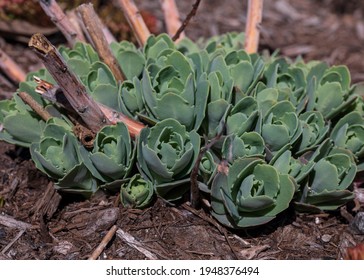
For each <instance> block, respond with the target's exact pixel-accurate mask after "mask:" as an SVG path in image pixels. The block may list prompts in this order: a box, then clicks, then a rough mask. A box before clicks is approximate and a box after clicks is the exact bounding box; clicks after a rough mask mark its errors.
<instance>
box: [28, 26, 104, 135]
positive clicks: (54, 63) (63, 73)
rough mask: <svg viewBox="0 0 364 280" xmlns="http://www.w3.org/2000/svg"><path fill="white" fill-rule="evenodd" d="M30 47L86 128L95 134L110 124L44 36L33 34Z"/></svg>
mask: <svg viewBox="0 0 364 280" xmlns="http://www.w3.org/2000/svg"><path fill="white" fill-rule="evenodd" d="M29 47H31V48H32V49H33V50H34V51H35V52H36V54H37V55H38V56H39V57H40V59H41V60H42V61H43V63H44V65H45V67H46V68H47V69H48V71H49V72H50V74H51V75H52V77H53V78H54V79H55V80H56V82H57V83H58V85H59V86H60V87H61V88H62V90H63V94H64V96H65V97H66V98H67V100H68V102H69V103H70V105H71V106H72V108H73V109H74V110H75V111H76V112H77V114H78V115H79V116H80V117H81V118H82V120H83V121H84V123H85V124H86V126H87V127H88V128H89V129H90V130H91V131H92V132H94V133H97V132H98V131H99V130H100V129H101V128H102V127H104V126H105V125H108V124H111V123H110V121H109V119H108V118H106V116H105V115H104V113H103V112H102V111H101V109H100V107H99V106H98V105H97V104H96V102H95V101H94V100H93V99H92V98H91V97H90V96H89V95H88V94H87V90H86V88H85V86H84V85H83V84H82V83H81V81H80V80H79V78H78V77H77V76H76V75H75V74H74V73H73V72H72V71H71V70H70V69H69V68H68V67H67V65H66V63H65V61H64V59H63V58H62V56H61V55H60V53H59V52H58V50H57V49H56V47H55V46H53V45H52V44H51V43H50V42H49V41H48V40H47V38H45V36H43V35H42V34H39V33H38V34H34V35H33V36H32V38H31V39H30V41H29Z"/></svg>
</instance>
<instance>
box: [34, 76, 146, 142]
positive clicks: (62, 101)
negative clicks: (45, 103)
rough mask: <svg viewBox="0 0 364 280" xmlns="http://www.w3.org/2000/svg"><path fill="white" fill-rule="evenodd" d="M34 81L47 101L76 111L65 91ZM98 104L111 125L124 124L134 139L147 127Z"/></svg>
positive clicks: (55, 86) (38, 91) (42, 81)
mask: <svg viewBox="0 0 364 280" xmlns="http://www.w3.org/2000/svg"><path fill="white" fill-rule="evenodd" d="M34 80H35V81H36V82H37V83H38V86H37V88H36V92H37V93H39V94H41V95H42V96H43V97H44V98H45V99H47V100H49V101H51V102H53V103H57V104H58V105H61V106H62V107H64V108H65V109H67V110H68V111H71V112H73V111H74V109H73V108H72V106H71V104H70V103H69V101H68V100H67V99H66V98H65V96H64V94H63V90H62V89H61V88H60V87H59V86H57V85H52V84H51V83H48V82H46V81H44V80H42V79H39V78H38V77H34ZM96 104H97V105H98V106H99V107H100V109H101V111H102V112H103V113H104V114H105V116H106V117H107V119H108V120H109V121H110V122H111V124H116V123H118V122H122V123H124V124H125V125H126V126H127V127H128V130H129V133H130V136H131V137H133V138H135V137H136V136H137V135H139V133H140V131H141V130H142V129H143V128H144V127H145V125H144V124H142V123H141V122H138V121H135V120H133V119H130V118H128V117H127V116H125V115H123V114H122V113H120V112H117V111H115V110H113V109H111V108H109V107H107V106H105V105H103V104H101V103H98V102H96ZM86 135H87V134H86ZM79 138H80V137H79Z"/></svg>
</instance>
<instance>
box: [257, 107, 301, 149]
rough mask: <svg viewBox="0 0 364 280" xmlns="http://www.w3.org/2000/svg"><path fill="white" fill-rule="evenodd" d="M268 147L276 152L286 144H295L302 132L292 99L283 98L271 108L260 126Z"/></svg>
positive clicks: (259, 129)
mask: <svg viewBox="0 0 364 280" xmlns="http://www.w3.org/2000/svg"><path fill="white" fill-rule="evenodd" d="M258 132H260V133H261V135H262V137H263V139H264V142H265V144H266V147H267V148H268V150H269V151H270V152H271V153H273V154H274V153H276V152H278V151H279V150H280V149H282V148H283V147H284V146H285V145H287V144H290V145H293V144H294V143H295V142H296V141H297V140H298V138H299V137H300V135H301V134H302V126H301V122H300V121H299V119H298V117H297V114H296V112H295V107H294V106H293V104H292V103H291V102H290V101H287V100H283V101H279V102H278V103H276V104H275V105H274V106H273V107H272V108H270V109H269V110H268V111H267V113H266V115H265V117H264V118H263V119H262V124H261V125H259V126H258Z"/></svg>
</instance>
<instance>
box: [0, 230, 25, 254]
mask: <svg viewBox="0 0 364 280" xmlns="http://www.w3.org/2000/svg"><path fill="white" fill-rule="evenodd" d="M24 232H25V229H22V230H21V231H19V232H18V234H17V235H16V236H15V237H14V239H13V240H11V242H10V243H9V244H8V245H6V246H5V247H4V249H2V250H1V254H5V253H6V251H7V250H9V249H10V248H11V246H13V245H14V243H15V242H16V241H17V240H18V239H19V238H20V237H21V236H22V235H23V233H24Z"/></svg>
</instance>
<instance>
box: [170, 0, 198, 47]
mask: <svg viewBox="0 0 364 280" xmlns="http://www.w3.org/2000/svg"><path fill="white" fill-rule="evenodd" d="M200 2H201V0H196V2H195V4H193V5H192V10H191V11H190V12H189V13H188V15H187V16H186V18H185V20H184V21H183V22H182V25H181V26H180V28H178V30H177V32H176V34H175V35H174V36H173V37H172V40H173V41H176V40H178V39H179V37H180V36H181V34H182V32H183V31H184V30H185V28H186V27H187V25H188V23H189V22H190V20H191V19H192V18H193V17H194V16H195V15H196V12H197V9H198V6H199V5H200Z"/></svg>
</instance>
